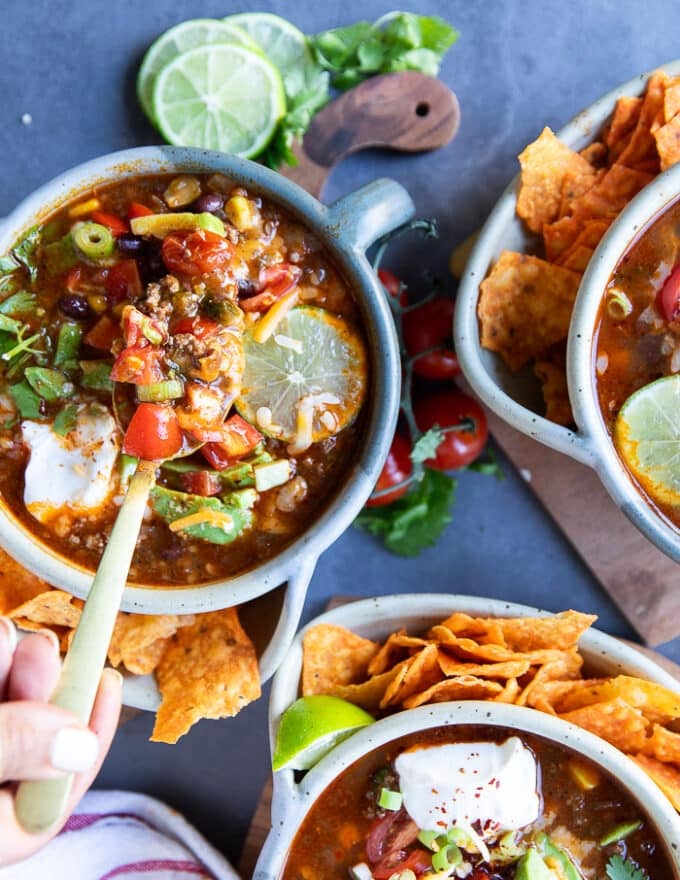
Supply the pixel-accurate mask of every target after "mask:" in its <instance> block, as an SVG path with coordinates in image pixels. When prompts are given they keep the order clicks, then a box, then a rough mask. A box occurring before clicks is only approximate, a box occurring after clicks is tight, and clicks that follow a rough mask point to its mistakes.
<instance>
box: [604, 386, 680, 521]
mask: <svg viewBox="0 0 680 880" xmlns="http://www.w3.org/2000/svg"><path fill="white" fill-rule="evenodd" d="M614 440H615V442H616V446H617V448H618V450H619V453H620V454H621V457H622V458H623V460H624V461H625V462H626V464H627V465H628V467H629V468H630V470H631V471H632V473H633V474H634V476H635V477H636V479H637V480H638V482H639V483H640V485H641V486H642V487H643V489H644V490H645V491H646V492H647V494H648V495H650V496H651V497H652V498H654V499H655V500H657V501H660V502H662V503H664V504H680V375H676V376H666V377H664V378H663V379H657V380H656V382H652V383H651V384H649V385H645V386H644V388H640V390H639V391H636V392H635V393H634V394H632V395H631V396H630V397H629V398H628V400H627V401H626V402H625V403H624V404H623V406H622V407H621V410H620V411H619V414H618V417H617V419H616V424H615V426H614Z"/></svg>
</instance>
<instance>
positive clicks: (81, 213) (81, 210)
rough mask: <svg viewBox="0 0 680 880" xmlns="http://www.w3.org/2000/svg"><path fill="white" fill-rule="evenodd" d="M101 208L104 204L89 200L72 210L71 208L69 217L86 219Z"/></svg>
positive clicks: (95, 199) (96, 200)
mask: <svg viewBox="0 0 680 880" xmlns="http://www.w3.org/2000/svg"><path fill="white" fill-rule="evenodd" d="M101 206H102V204H101V202H100V201H99V199H97V198H94V199H88V200H87V201H86V202H80V203H79V204H77V205H74V206H73V207H72V208H69V211H68V215H69V217H85V216H86V215H87V214H91V213H92V212H93V211H98V210H99V209H100V208H101Z"/></svg>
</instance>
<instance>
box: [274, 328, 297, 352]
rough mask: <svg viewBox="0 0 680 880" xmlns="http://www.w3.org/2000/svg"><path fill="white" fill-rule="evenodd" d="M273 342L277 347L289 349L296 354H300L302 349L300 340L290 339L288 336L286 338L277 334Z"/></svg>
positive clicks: (281, 334)
mask: <svg viewBox="0 0 680 880" xmlns="http://www.w3.org/2000/svg"><path fill="white" fill-rule="evenodd" d="M274 342H275V343H276V344H277V345H280V346H281V348H289V349H290V350H291V351H294V352H296V353H297V354H302V350H303V349H302V340H301V339H291V337H290V336H286V335H285V334H283V333H277V334H276V336H275V337H274Z"/></svg>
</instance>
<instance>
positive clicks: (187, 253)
mask: <svg viewBox="0 0 680 880" xmlns="http://www.w3.org/2000/svg"><path fill="white" fill-rule="evenodd" d="M233 253H234V247H233V245H232V244H231V242H229V241H227V239H226V238H222V236H221V235H218V234H217V233H216V232H210V231H209V230H207V229H197V230H196V231H195V232H175V233H171V234H170V235H166V237H165V238H164V239H163V246H162V248H161V256H162V258H163V262H164V263H165V265H166V266H167V268H168V269H169V270H170V271H171V272H178V273H180V274H182V275H189V276H193V275H203V274H207V273H210V272H215V271H217V270H219V269H226V268H227V266H228V265H229V261H230V260H231V257H232V254H233Z"/></svg>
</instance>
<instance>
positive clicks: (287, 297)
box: [253, 287, 300, 344]
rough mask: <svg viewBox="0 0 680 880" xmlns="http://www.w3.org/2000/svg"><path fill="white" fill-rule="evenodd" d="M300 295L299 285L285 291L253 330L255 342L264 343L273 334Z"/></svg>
mask: <svg viewBox="0 0 680 880" xmlns="http://www.w3.org/2000/svg"><path fill="white" fill-rule="evenodd" d="M299 297H300V292H299V290H298V289H297V287H294V288H293V289H292V290H290V291H289V292H288V293H285V294H284V295H283V296H282V297H281V299H280V300H278V301H277V302H275V303H274V305H273V306H272V307H271V308H270V309H269V311H268V312H265V314H264V315H263V316H262V318H260V320H259V321H258V322H257V324H256V325H255V329H254V330H253V339H254V340H255V342H259V343H260V344H262V343H263V342H266V341H267V340H268V339H269V337H270V336H272V334H273V333H274V332H275V330H276V328H277V327H278V326H279V324H280V323H281V321H283V319H284V318H285V317H286V315H287V314H288V312H289V311H290V310H291V309H292V308H293V306H295V305H296V304H297V301H298V299H299Z"/></svg>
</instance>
